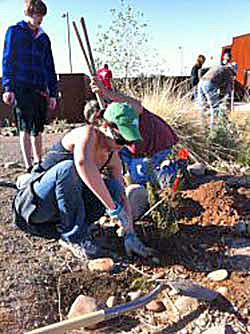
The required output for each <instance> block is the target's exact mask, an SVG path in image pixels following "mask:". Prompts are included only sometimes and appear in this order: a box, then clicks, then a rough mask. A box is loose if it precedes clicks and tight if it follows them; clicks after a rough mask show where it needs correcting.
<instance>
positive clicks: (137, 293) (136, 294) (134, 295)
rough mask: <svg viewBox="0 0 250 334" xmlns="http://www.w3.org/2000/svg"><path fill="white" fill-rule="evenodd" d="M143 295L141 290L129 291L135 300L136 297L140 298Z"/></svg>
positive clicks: (130, 296)
mask: <svg viewBox="0 0 250 334" xmlns="http://www.w3.org/2000/svg"><path fill="white" fill-rule="evenodd" d="M141 295H142V291H141V290H137V291H131V292H129V293H128V296H129V298H130V300H135V299H136V298H139V297H140V296H141Z"/></svg>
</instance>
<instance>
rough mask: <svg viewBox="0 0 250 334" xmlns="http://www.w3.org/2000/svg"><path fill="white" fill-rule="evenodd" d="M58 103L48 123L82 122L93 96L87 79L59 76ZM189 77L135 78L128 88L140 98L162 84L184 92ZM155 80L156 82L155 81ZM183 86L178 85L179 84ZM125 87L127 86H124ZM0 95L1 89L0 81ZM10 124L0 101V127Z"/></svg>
mask: <svg viewBox="0 0 250 334" xmlns="http://www.w3.org/2000/svg"><path fill="white" fill-rule="evenodd" d="M58 78H59V81H58V85H59V103H58V107H57V109H56V110H55V111H52V110H49V112H48V121H49V122H51V121H52V120H53V119H56V118H58V119H65V120H67V122H69V123H78V122H83V121H84V118H83V108H84V105H85V103H86V101H88V100H90V99H92V98H94V97H95V96H94V94H93V93H92V92H91V90H90V87H89V82H90V80H89V77H88V76H87V75H84V74H59V76H58ZM188 79H189V77H171V78H170V77H164V76H162V77H159V78H156V79H152V78H149V79H147V78H143V79H141V78H135V79H129V82H128V84H129V87H128V88H130V87H132V88H133V89H132V90H131V91H132V92H133V91H134V93H136V95H138V96H140V92H143V91H145V87H147V88H149V89H150V90H153V89H154V88H155V86H157V87H158V88H159V87H161V88H163V87H164V82H171V85H172V86H173V92H175V90H179V89H183V87H184V86H185V87H184V89H183V92H186V91H187V90H189V89H190V87H189V84H188V82H189V80H188ZM155 80H156V81H155ZM115 81H116V86H117V88H118V89H121V88H123V87H124V86H125V82H124V80H119V79H116V80H115ZM182 82H183V83H184V86H183V85H180V84H181V83H182ZM126 86H127V84H126ZM0 93H1V95H2V87H1V80H0ZM6 118H7V119H8V120H9V121H10V122H13V121H14V117H13V115H12V112H11V108H10V107H8V106H6V105H5V104H4V103H3V102H2V100H1V99H0V126H1V125H3V122H4V120H5V119H6Z"/></svg>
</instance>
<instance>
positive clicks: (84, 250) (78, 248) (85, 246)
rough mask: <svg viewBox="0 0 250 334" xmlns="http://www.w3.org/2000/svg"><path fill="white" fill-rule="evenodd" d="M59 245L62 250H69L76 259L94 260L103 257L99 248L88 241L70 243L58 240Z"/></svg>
mask: <svg viewBox="0 0 250 334" xmlns="http://www.w3.org/2000/svg"><path fill="white" fill-rule="evenodd" d="M59 243H60V245H61V246H63V247H64V248H67V249H68V250H70V251H71V253H72V254H73V255H74V256H75V257H77V258H78V259H96V258H100V257H103V254H102V252H101V249H100V247H98V246H97V245H96V243H95V242H93V241H92V240H90V239H87V240H84V241H82V242H81V243H72V242H69V241H64V240H62V239H60V240H59Z"/></svg>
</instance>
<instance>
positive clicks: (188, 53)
mask: <svg viewBox="0 0 250 334" xmlns="http://www.w3.org/2000/svg"><path fill="white" fill-rule="evenodd" d="M45 2H46V4H47V6H48V15H47V16H46V18H45V20H44V24H43V28H44V30H45V31H46V32H47V33H48V35H49V37H50V39H51V42H52V48H53V54H54V59H55V64H56V70H57V72H58V73H67V72H69V65H68V63H69V62H68V48H67V34H66V33H67V30H66V20H65V19H63V18H62V17H61V15H62V13H64V12H65V11H68V12H69V13H70V19H71V21H72V20H76V21H77V22H79V19H80V17H81V16H84V17H85V20H86V23H87V28H88V31H89V35H90V41H91V44H92V46H94V45H95V38H96V33H97V26H98V24H102V25H103V26H104V27H105V26H108V23H109V20H110V19H111V16H110V13H109V9H110V8H117V7H119V0H105V1H100V0H91V1H84V0H72V1H68V0H67V1H66V0H53V1H52V0H48V1H45ZM131 3H132V4H133V5H134V6H135V7H136V8H137V9H139V10H140V11H142V12H143V13H144V16H145V21H146V23H148V25H149V29H148V31H149V35H150V37H151V40H152V42H151V43H152V47H154V48H155V49H156V50H157V51H158V52H159V54H160V56H161V58H163V59H164V70H165V73H168V74H180V71H181V52H182V57H183V67H182V69H183V71H184V72H185V73H187V74H189V72H190V67H191V66H192V64H193V63H194V61H195V59H196V56H197V54H199V53H203V54H205V55H206V57H207V59H208V61H207V65H211V64H212V63H216V62H218V61H219V56H220V52H221V47H222V46H223V45H227V44H230V43H231V40H232V37H233V36H237V35H241V34H245V33H250V26H249V15H248V14H249V13H250V0H238V1H235V0H210V1H201V0H199V1H198V0H171V1H169V0H165V1H164V0H154V1H151V0H132V1H131ZM23 18H24V15H23V1H22V0H12V1H9V0H0V49H1V53H2V48H3V40H4V35H5V32H6V29H7V28H8V26H10V25H12V24H14V23H16V22H18V21H20V20H21V19H23ZM71 39H72V49H73V50H72V58H73V72H76V73H81V72H86V73H87V69H86V65H85V62H84V59H83V57H82V54H81V51H80V49H79V46H78V42H77V41H76V39H75V36H74V35H73V30H72V29H71ZM180 46H181V47H182V51H180V49H179V47H180ZM211 57H213V60H211V59H210V58H211ZM0 75H1V71H0Z"/></svg>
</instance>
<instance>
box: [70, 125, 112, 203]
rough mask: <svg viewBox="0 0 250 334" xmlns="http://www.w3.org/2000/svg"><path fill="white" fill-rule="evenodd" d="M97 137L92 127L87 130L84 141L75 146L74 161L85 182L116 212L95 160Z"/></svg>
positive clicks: (77, 141)
mask: <svg viewBox="0 0 250 334" xmlns="http://www.w3.org/2000/svg"><path fill="white" fill-rule="evenodd" d="M96 140H97V135H96V132H95V129H94V128H93V127H91V126H88V127H86V128H85V133H83V137H82V140H81V141H80V140H79V139H78V140H76V143H75V146H74V161H75V166H76V170H77V172H78V174H79V176H80V178H81V179H82V180H83V182H84V183H85V184H86V185H87V186H88V187H89V188H90V190H92V191H93V193H94V194H95V195H96V196H97V197H98V198H99V200H100V201H101V202H102V203H103V204H104V206H105V207H106V208H108V209H111V210H114V209H115V207H116V206H115V203H114V202H113V200H112V197H111V195H110V193H109V190H108V188H107V187H106V185H105V183H104V181H103V178H102V176H101V174H100V172H99V170H98V168H97V166H96V163H95V160H94V152H95V144H96Z"/></svg>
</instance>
